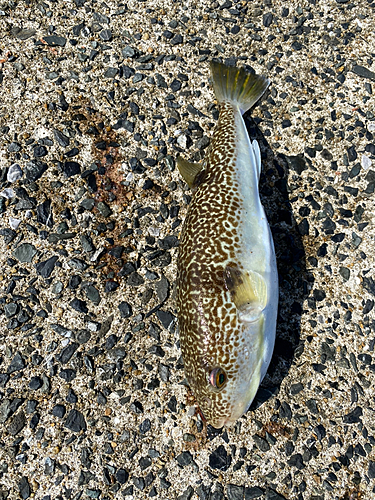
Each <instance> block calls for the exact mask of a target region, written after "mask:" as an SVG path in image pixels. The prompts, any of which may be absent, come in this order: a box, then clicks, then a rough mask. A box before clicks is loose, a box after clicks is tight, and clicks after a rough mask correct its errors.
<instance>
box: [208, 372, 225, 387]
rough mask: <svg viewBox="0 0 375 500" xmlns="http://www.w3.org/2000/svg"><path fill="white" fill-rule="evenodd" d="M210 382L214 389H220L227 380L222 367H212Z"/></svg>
mask: <svg viewBox="0 0 375 500" xmlns="http://www.w3.org/2000/svg"><path fill="white" fill-rule="evenodd" d="M209 380H210V384H211V385H212V386H213V387H215V388H216V389H221V388H222V387H223V386H224V385H225V382H226V381H227V375H226V373H225V371H224V370H223V369H222V368H214V369H213V370H212V372H211V373H210V377H209Z"/></svg>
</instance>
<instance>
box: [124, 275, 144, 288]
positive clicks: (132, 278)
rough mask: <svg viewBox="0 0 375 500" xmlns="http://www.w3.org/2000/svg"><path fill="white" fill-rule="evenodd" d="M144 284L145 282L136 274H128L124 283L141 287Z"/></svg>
mask: <svg viewBox="0 0 375 500" xmlns="http://www.w3.org/2000/svg"><path fill="white" fill-rule="evenodd" d="M144 282H145V280H144V279H143V278H142V276H141V275H140V274H138V273H137V272H134V273H132V274H130V275H129V277H128V279H127V281H126V283H127V284H128V285H130V286H139V285H143V283H144Z"/></svg>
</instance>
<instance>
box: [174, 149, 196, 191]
mask: <svg viewBox="0 0 375 500" xmlns="http://www.w3.org/2000/svg"><path fill="white" fill-rule="evenodd" d="M177 167H178V170H179V171H180V174H181V175H182V177H183V178H184V180H185V182H186V184H187V185H188V186H189V188H190V189H193V187H194V186H195V182H194V181H195V179H196V177H197V175H198V174H199V172H200V171H201V170H202V165H201V164H200V163H192V162H190V161H187V160H185V159H184V158H182V156H178V157H177Z"/></svg>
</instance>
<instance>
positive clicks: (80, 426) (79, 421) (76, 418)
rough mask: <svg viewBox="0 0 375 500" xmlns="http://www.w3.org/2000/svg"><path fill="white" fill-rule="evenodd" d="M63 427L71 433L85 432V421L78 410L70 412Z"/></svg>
mask: <svg viewBox="0 0 375 500" xmlns="http://www.w3.org/2000/svg"><path fill="white" fill-rule="evenodd" d="M64 426H65V427H66V428H68V429H69V430H71V431H73V432H80V431H82V430H83V431H85V430H86V421H85V418H84V416H83V415H82V413H81V412H79V411H78V410H70V413H69V415H68V416H67V419H66V420H65V424H64Z"/></svg>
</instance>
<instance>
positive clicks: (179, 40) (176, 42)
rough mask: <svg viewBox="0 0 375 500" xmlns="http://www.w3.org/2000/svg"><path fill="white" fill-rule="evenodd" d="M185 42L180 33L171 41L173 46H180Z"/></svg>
mask: <svg viewBox="0 0 375 500" xmlns="http://www.w3.org/2000/svg"><path fill="white" fill-rule="evenodd" d="M182 42H183V38H182V36H181V35H180V34H179V33H178V34H177V35H175V36H174V37H173V38H172V40H171V42H170V43H171V44H172V45H179V44H180V43H182Z"/></svg>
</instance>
